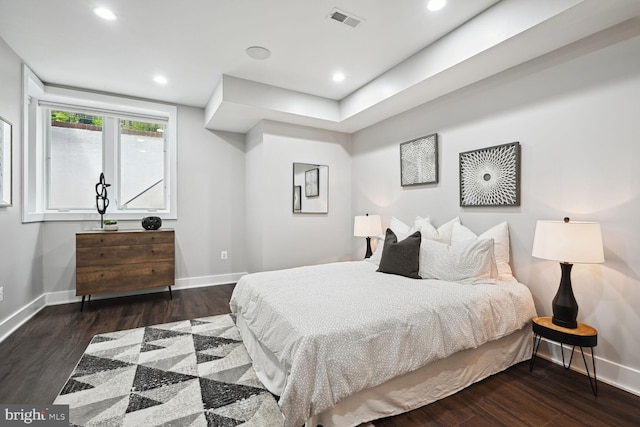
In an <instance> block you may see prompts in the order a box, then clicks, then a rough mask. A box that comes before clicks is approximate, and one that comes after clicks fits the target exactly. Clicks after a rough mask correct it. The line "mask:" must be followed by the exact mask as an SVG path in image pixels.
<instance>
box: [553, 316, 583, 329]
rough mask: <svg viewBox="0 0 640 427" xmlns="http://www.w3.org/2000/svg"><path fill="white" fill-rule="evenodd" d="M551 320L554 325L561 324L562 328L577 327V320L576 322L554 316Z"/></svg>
mask: <svg viewBox="0 0 640 427" xmlns="http://www.w3.org/2000/svg"><path fill="white" fill-rule="evenodd" d="M551 322H552V323H553V324H554V325H558V326H562V327H563V328H568V329H577V328H578V322H576V321H575V320H574V321H573V322H571V321H567V320H562V319H558V318H556V317H552V318H551Z"/></svg>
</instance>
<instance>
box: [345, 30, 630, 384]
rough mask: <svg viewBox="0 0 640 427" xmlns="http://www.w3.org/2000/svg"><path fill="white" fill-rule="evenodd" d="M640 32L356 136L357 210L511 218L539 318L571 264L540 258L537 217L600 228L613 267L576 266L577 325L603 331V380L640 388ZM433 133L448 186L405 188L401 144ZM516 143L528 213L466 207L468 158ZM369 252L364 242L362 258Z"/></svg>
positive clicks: (472, 219)
mask: <svg viewBox="0 0 640 427" xmlns="http://www.w3.org/2000/svg"><path fill="white" fill-rule="evenodd" d="M622 29H624V27H623V28H622ZM626 29H627V30H628V26H627V27H626ZM639 33H640V30H638V29H635V30H633V32H632V34H629V33H628V31H622V30H621V29H620V28H617V29H613V30H611V31H607V32H606V33H603V34H600V35H598V36H597V37H592V38H590V39H587V40H584V41H582V42H580V43H578V44H576V45H574V46H570V47H568V48H565V49H562V50H560V51H557V52H554V53H552V54H550V55H547V56H546V57H544V58H540V59H538V60H535V61H531V62H530V63H527V64H524V65H522V66H519V67H517V68H514V69H512V70H509V71H507V72H504V73H502V74H500V75H497V76H495V77H493V78H490V79H488V80H485V81H483V82H480V83H478V84H475V85H473V86H470V87H467V88H465V89H462V90H460V91H458V92H456V93H453V94H450V95H448V96H445V97H443V98H440V99H438V100H436V101H434V102H431V103H429V104H426V105H423V106H421V107H418V108H416V109H414V110H412V111H409V112H407V113H405V114H402V115H399V116H397V117H394V118H391V119H388V120H386V121H384V122H381V123H379V124H376V125H374V126H371V127H370V128H367V129H365V130H363V131H360V132H357V133H356V134H354V135H353V136H352V171H353V173H352V194H353V202H352V211H353V213H354V214H355V213H362V212H370V213H374V214H381V215H383V216H384V218H385V221H388V220H389V217H390V216H391V215H394V216H396V217H398V218H399V219H401V220H404V221H405V222H409V223H412V221H413V218H414V216H416V215H422V216H426V215H431V217H432V219H433V222H434V223H435V224H436V225H440V224H442V223H444V222H445V221H447V220H449V219H451V218H453V217H455V216H460V218H461V219H462V223H463V224H465V225H466V226H468V227H469V228H471V229H472V230H474V231H475V232H476V233H478V234H479V233H480V232H482V231H484V230H486V229H488V228H489V227H491V226H492V225H495V224H497V223H499V222H501V221H508V223H509V226H510V230H511V251H512V265H513V268H514V273H515V275H516V277H517V278H518V279H519V280H520V281H521V282H523V283H525V284H527V285H528V286H529V288H530V289H531V292H532V293H533V296H534V300H535V303H536V308H537V310H538V313H539V315H545V316H548V315H551V314H552V313H551V300H552V299H553V297H554V295H555V292H556V290H557V288H558V283H559V280H560V268H559V266H558V263H556V262H553V261H544V260H538V259H535V258H532V257H531V246H532V240H533V234H534V229H535V223H536V220H538V219H558V220H559V219H562V218H563V217H564V216H569V217H571V218H573V219H574V220H594V221H600V222H601V223H602V231H603V239H604V250H605V258H606V262H605V263H604V264H599V265H576V266H574V268H573V273H572V279H573V284H574V292H575V294H576V298H577V300H578V304H579V306H580V312H579V314H578V320H579V321H583V322H586V323H589V324H591V325H592V326H594V327H595V328H596V329H598V330H599V332H600V334H599V339H598V347H597V351H596V354H597V356H599V357H600V358H601V360H600V361H599V362H598V363H600V366H599V367H598V376H599V377H600V376H601V375H602V378H606V379H608V381H610V382H614V383H618V384H622V385H623V386H625V387H627V388H629V389H634V390H635V392H636V393H640V376H639V375H638V370H639V369H640V358H638V354H640V335H639V334H638V333H637V329H638V326H640V277H639V274H640V273H639V272H640V227H639V226H638V214H640V173H639V170H638V164H639V162H640V141H639V137H640V104H639V101H638V100H639V99H640V36H638V34H639ZM434 132H437V133H438V134H439V137H440V183H439V184H436V185H426V186H417V187H406V188H402V187H401V186H400V165H399V160H398V158H399V147H398V145H399V144H400V143H401V142H404V141H407V140H410V139H412V138H415V137H419V136H423V135H427V134H430V133H434ZM513 141H519V142H520V144H521V146H522V171H521V176H522V188H521V196H522V204H521V206H520V207H512V208H460V207H459V200H458V197H459V189H458V185H459V179H458V174H459V168H458V155H459V153H460V152H463V151H467V150H473V149H476V148H482V147H488V146H492V145H498V144H504V143H509V142H513ZM383 225H386V224H383ZM363 250H364V242H360V241H358V242H357V244H356V245H355V246H354V248H353V251H352V256H353V257H356V256H358V255H359V254H360V253H361V252H362V251H363ZM580 364H581V363H580ZM618 364H619V365H622V366H619V365H618Z"/></svg>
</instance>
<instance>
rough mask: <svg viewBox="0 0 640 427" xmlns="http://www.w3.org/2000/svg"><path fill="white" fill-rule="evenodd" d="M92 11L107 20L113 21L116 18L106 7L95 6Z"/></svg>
mask: <svg viewBox="0 0 640 427" xmlns="http://www.w3.org/2000/svg"><path fill="white" fill-rule="evenodd" d="M93 13H95V14H96V15H98V16H99V17H100V18H102V19H106V20H107V21H115V20H116V19H118V17H117V16H116V14H115V13H113V12H111V11H110V10H109V9H107V8H106V7H96V8H95V9H93Z"/></svg>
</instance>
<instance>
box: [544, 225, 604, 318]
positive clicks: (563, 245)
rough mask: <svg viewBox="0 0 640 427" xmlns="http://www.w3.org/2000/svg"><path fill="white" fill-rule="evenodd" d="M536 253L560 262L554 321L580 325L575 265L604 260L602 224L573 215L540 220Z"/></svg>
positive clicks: (554, 303) (554, 302)
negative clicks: (573, 275)
mask: <svg viewBox="0 0 640 427" xmlns="http://www.w3.org/2000/svg"><path fill="white" fill-rule="evenodd" d="M532 255H533V256H534V257H536V258H542V259H549V260H553V261H559V262H560V269H561V270H562V276H561V278H560V286H559V287H558V292H557V293H556V296H555V297H554V298H553V317H552V319H551V321H552V322H553V323H554V324H556V325H558V326H563V327H565V328H570V329H575V328H577V327H578V322H577V321H576V318H577V317H578V303H577V301H576V298H575V296H574V295H573V289H572V288H571V268H572V267H573V264H595V263H601V262H604V253H603V250H602V233H601V231H600V224H599V223H597V222H582V221H571V220H570V219H569V218H565V219H564V220H563V221H538V222H537V223H536V232H535V236H534V238H533V251H532Z"/></svg>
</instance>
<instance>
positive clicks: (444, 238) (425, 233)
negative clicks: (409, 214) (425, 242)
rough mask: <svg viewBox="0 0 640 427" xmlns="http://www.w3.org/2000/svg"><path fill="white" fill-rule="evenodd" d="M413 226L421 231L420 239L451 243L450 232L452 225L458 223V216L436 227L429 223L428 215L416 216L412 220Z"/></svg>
mask: <svg viewBox="0 0 640 427" xmlns="http://www.w3.org/2000/svg"><path fill="white" fill-rule="evenodd" d="M413 224H414V225H413V228H414V229H415V230H419V231H420V233H422V239H429V240H435V241H436V242H441V243H446V244H447V245H448V244H449V243H451V233H452V232H453V225H454V224H460V218H459V217H455V218H453V219H452V220H451V221H449V222H446V223H444V224H442V225H441V226H440V227H438V228H437V229H436V228H435V227H434V226H433V225H432V224H431V220H430V219H429V217H427V218H422V217H419V216H417V217H416V219H415V220H414V222H413Z"/></svg>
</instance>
